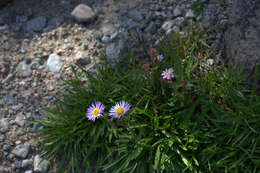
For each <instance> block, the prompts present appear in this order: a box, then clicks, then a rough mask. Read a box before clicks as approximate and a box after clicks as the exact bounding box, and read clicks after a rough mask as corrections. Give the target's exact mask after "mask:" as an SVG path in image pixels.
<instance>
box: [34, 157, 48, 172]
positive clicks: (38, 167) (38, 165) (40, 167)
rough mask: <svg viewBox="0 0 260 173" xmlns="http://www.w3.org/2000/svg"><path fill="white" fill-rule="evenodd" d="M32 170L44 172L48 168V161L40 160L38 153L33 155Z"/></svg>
mask: <svg viewBox="0 0 260 173" xmlns="http://www.w3.org/2000/svg"><path fill="white" fill-rule="evenodd" d="M33 166H34V169H33V170H34V171H35V172H40V173H46V172H47V171H48V169H49V162H48V161H47V160H42V158H41V157H40V156H39V155H36V156H35V157H34V164H33Z"/></svg>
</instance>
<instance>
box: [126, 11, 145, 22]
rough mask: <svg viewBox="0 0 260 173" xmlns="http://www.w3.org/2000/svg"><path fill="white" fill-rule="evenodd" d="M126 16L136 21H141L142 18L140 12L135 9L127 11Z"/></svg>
mask: <svg viewBox="0 0 260 173" xmlns="http://www.w3.org/2000/svg"><path fill="white" fill-rule="evenodd" d="M127 16H128V17H130V18H131V19H133V20H134V21H136V22H141V21H142V20H143V16H142V13H141V12H140V11H137V10H136V9H133V10H131V11H129V12H128V14H127Z"/></svg>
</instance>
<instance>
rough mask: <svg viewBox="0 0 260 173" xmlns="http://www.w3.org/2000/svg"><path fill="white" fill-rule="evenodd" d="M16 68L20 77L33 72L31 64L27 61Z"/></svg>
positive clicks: (27, 75)
mask: <svg viewBox="0 0 260 173" xmlns="http://www.w3.org/2000/svg"><path fill="white" fill-rule="evenodd" d="M16 70H17V73H18V75H19V76H20V77H29V76H31V74H32V69H31V65H30V64H27V63H26V62H25V61H22V62H20V63H19V64H18V66H17V68H16Z"/></svg>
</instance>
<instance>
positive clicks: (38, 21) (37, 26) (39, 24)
mask: <svg viewBox="0 0 260 173" xmlns="http://www.w3.org/2000/svg"><path fill="white" fill-rule="evenodd" d="M46 23H47V18H46V17H45V16H40V17H36V18H34V19H31V20H29V21H28V22H27V25H26V30H27V31H28V32H33V31H35V32H39V31H41V30H42V29H43V28H44V27H45V25H46Z"/></svg>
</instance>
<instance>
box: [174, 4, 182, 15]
mask: <svg viewBox="0 0 260 173" xmlns="http://www.w3.org/2000/svg"><path fill="white" fill-rule="evenodd" d="M173 15H174V17H178V16H180V15H182V10H181V9H180V7H179V6H177V7H176V8H175V9H174V10H173Z"/></svg>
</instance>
